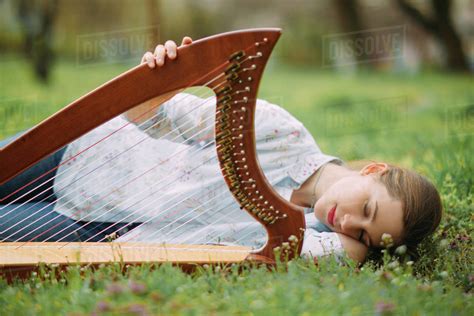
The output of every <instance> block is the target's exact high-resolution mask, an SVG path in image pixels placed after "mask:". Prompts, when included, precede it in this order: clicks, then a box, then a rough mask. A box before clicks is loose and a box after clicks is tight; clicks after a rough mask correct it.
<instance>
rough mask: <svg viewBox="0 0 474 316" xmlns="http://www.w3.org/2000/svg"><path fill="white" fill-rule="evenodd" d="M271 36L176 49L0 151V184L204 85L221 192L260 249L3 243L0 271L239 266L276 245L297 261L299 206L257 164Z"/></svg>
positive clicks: (269, 32)
mask: <svg viewBox="0 0 474 316" xmlns="http://www.w3.org/2000/svg"><path fill="white" fill-rule="evenodd" d="M279 36H280V30H279V29H273V28H265V29H249V30H242V31H235V32H229V33H224V34H219V35H215V36H211V37H208V38H204V39H201V40H197V41H195V42H193V43H192V44H191V45H189V46H184V47H180V48H179V49H178V50H179V57H178V59H176V60H175V61H173V62H172V63H167V64H166V65H165V66H163V67H161V68H160V69H155V70H153V69H149V68H148V67H147V66H146V65H145V64H142V65H139V66H136V67H135V68H133V69H131V70H129V71H127V72H125V73H123V74H121V75H120V76H118V77H116V78H114V79H112V80H110V81H109V82H107V83H105V84H104V85H102V86H100V87H98V88H97V89H95V90H93V91H92V92H90V93H88V94H86V95H84V96H83V97H81V98H79V99H78V100H76V101H74V102H72V103H71V104H69V105H68V106H66V107H65V108H63V109H62V110H60V111H59V112H57V113H56V114H54V115H53V116H51V117H49V118H48V119H46V120H44V121H43V122H41V123H40V124H38V125H37V126H35V127H34V128H32V129H30V130H29V131H28V132H26V133H25V134H24V135H22V136H21V137H20V138H18V139H17V140H15V141H14V142H12V143H11V144H9V145H7V146H6V147H4V148H3V149H1V152H0V166H1V168H0V183H5V182H6V181H8V180H9V179H11V178H13V177H14V176H15V175H17V174H19V173H21V172H22V171H23V170H25V169H27V168H28V167H30V166H32V165H33V164H34V163H35V162H37V161H39V160H41V159H42V158H44V157H47V156H48V155H50V154H52V153H53V152H55V151H56V150H58V149H60V148H61V147H63V146H65V145H67V144H68V143H70V142H72V141H74V140H76V139H77V138H79V137H81V136H82V135H84V134H86V133H88V132H89V131H91V130H93V129H94V128H96V127H98V126H99V125H101V124H103V123H104V122H106V121H108V120H110V119H112V118H114V117H117V116H118V115H120V114H121V113H123V112H125V111H128V110H130V109H132V108H134V107H136V106H137V105H139V104H142V103H143V102H145V101H147V100H150V99H152V98H156V97H157V96H160V95H165V94H166V93H169V92H172V91H179V90H182V89H184V88H187V87H196V86H203V87H208V88H210V89H211V90H212V91H213V92H214V94H215V98H216V105H215V117H214V122H215V123H214V124H215V125H214V126H215V133H214V135H215V138H214V140H215V151H216V156H217V158H218V165H219V166H220V170H221V173H222V176H223V179H224V180H225V183H226V184H227V187H228V191H227V192H229V191H230V193H231V195H232V196H233V198H234V202H237V203H238V204H239V205H240V209H241V212H248V214H250V215H251V216H252V217H253V218H254V219H255V221H257V222H258V223H260V224H261V225H263V227H264V228H265V230H266V232H267V241H266V243H265V245H263V246H262V247H260V248H258V249H253V248H251V247H246V246H235V245H222V244H219V243H213V244H172V243H171V244H168V243H150V242H146V243H145V242H115V241H114V242H48V241H47V242H35V241H34V240H27V241H5V240H4V241H2V242H0V270H1V271H2V273H3V274H8V273H12V272H13V271H23V270H29V269H32V268H34V267H35V266H37V265H38V264H39V263H46V264H58V265H67V264H75V263H80V264H93V265H94V264H101V263H107V262H111V261H117V260H120V261H121V262H123V263H128V264H137V263H143V262H158V263H159V262H171V263H173V264H177V265H196V264H205V263H206V264H217V263H219V264H227V263H238V262H242V261H245V260H251V261H257V262H263V263H270V264H271V263H273V262H274V261H275V259H276V258H275V251H274V249H275V248H276V247H279V249H280V251H279V252H278V253H279V255H281V256H285V257H286V258H292V257H294V256H297V255H299V253H300V251H301V247H302V238H303V231H304V228H305V220H304V214H303V209H302V208H301V207H299V206H297V205H294V204H292V203H290V202H288V201H287V200H285V199H284V198H282V197H281V196H280V195H279V194H278V193H277V192H276V191H275V190H274V188H272V186H271V185H270V184H269V182H268V181H267V179H266V177H265V175H264V173H263V172H262V169H261V167H260V165H259V161H258V158H257V153H256V143H255V126H254V118H255V111H256V97H257V89H258V86H259V82H260V79H261V76H262V73H263V70H264V67H265V65H266V63H267V60H268V58H269V56H270V54H271V52H272V49H273V47H274V45H275V43H276V42H277V40H278V38H279ZM58 131H59V132H58ZM32 144H34V146H33V145H32ZM4 198H5V197H2V199H4ZM0 204H2V203H1V202H0ZM1 220H2V219H1V218H0V221H1ZM3 220H4V219H3ZM32 236H33V235H32Z"/></svg>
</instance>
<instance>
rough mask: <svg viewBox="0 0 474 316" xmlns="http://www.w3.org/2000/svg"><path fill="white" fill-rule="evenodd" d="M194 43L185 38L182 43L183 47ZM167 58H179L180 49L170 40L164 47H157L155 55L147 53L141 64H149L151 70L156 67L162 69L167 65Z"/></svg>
mask: <svg viewBox="0 0 474 316" xmlns="http://www.w3.org/2000/svg"><path fill="white" fill-rule="evenodd" d="M192 42H193V40H192V38H191V37H189V36H185V37H183V40H182V41H181V46H185V45H189V44H191V43H192ZM166 56H168V58H169V59H171V60H173V59H176V57H178V48H177V46H176V43H175V42H173V41H170V40H168V41H166V42H165V44H164V45H161V44H159V45H157V46H156V48H155V52H154V53H151V52H146V53H145V55H143V57H142V61H141V62H140V64H143V63H147V64H148V67H150V68H155V65H157V66H158V67H161V66H163V65H164V64H165V59H166Z"/></svg>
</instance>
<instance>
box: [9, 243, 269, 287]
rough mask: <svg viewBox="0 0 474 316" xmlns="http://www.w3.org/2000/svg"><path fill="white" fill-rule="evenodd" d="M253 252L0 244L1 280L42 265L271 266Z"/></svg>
mask: <svg viewBox="0 0 474 316" xmlns="http://www.w3.org/2000/svg"><path fill="white" fill-rule="evenodd" d="M251 251H252V249H251V248H250V247H244V246H223V245H176V244H156V243H118V242H106V243H105V242H100V243H80V242H69V243H59V242H51V243H48V242H43V243H40V242H30V243H21V242H16V243H15V242H11V243H10V242H3V243H0V277H3V278H4V279H6V280H7V282H12V281H13V280H14V279H15V278H20V279H25V278H28V277H29V276H30V274H31V272H33V271H38V270H39V267H40V265H41V264H46V265H57V267H58V268H59V269H64V268H65V267H66V266H69V265H81V266H84V265H87V266H93V267H97V266H99V265H100V264H108V263H113V262H120V263H121V264H122V265H140V264H143V263H158V264H162V263H171V264H173V265H176V266H179V267H181V268H182V269H183V270H184V271H186V272H191V271H193V270H194V269H195V268H196V267H197V266H200V265H204V264H209V265H217V264H222V265H228V264H232V263H242V262H244V261H246V260H248V261H252V262H256V263H268V262H266V261H267V260H268V258H265V257H262V258H260V256H255V255H252V254H251ZM259 258H260V259H261V260H259ZM265 259H266V260H265Z"/></svg>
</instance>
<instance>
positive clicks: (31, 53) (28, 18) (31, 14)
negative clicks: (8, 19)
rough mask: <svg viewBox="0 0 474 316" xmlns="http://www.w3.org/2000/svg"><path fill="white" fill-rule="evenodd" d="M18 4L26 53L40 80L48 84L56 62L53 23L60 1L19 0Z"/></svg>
mask: <svg viewBox="0 0 474 316" xmlns="http://www.w3.org/2000/svg"><path fill="white" fill-rule="evenodd" d="M16 4H17V10H18V11H17V12H18V19H19V22H20V25H21V30H22V34H23V38H24V52H25V54H26V56H27V58H29V59H30V60H31V62H32V63H33V67H34V71H35V74H36V76H37V77H38V79H40V80H41V81H42V82H45V83H46V82H48V78H49V72H50V68H51V65H52V63H53V60H54V52H53V49H52V42H53V23H54V19H55V18H56V14H57V8H58V1H57V0H37V1H35V0H19V1H18V2H16Z"/></svg>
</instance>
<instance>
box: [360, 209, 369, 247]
mask: <svg viewBox="0 0 474 316" xmlns="http://www.w3.org/2000/svg"><path fill="white" fill-rule="evenodd" d="M368 204H369V202H368V201H367V202H365V204H364V216H365V217H367V216H368V213H367V206H368ZM362 237H364V230H361V231H360V236H359V241H360V242H362Z"/></svg>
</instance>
